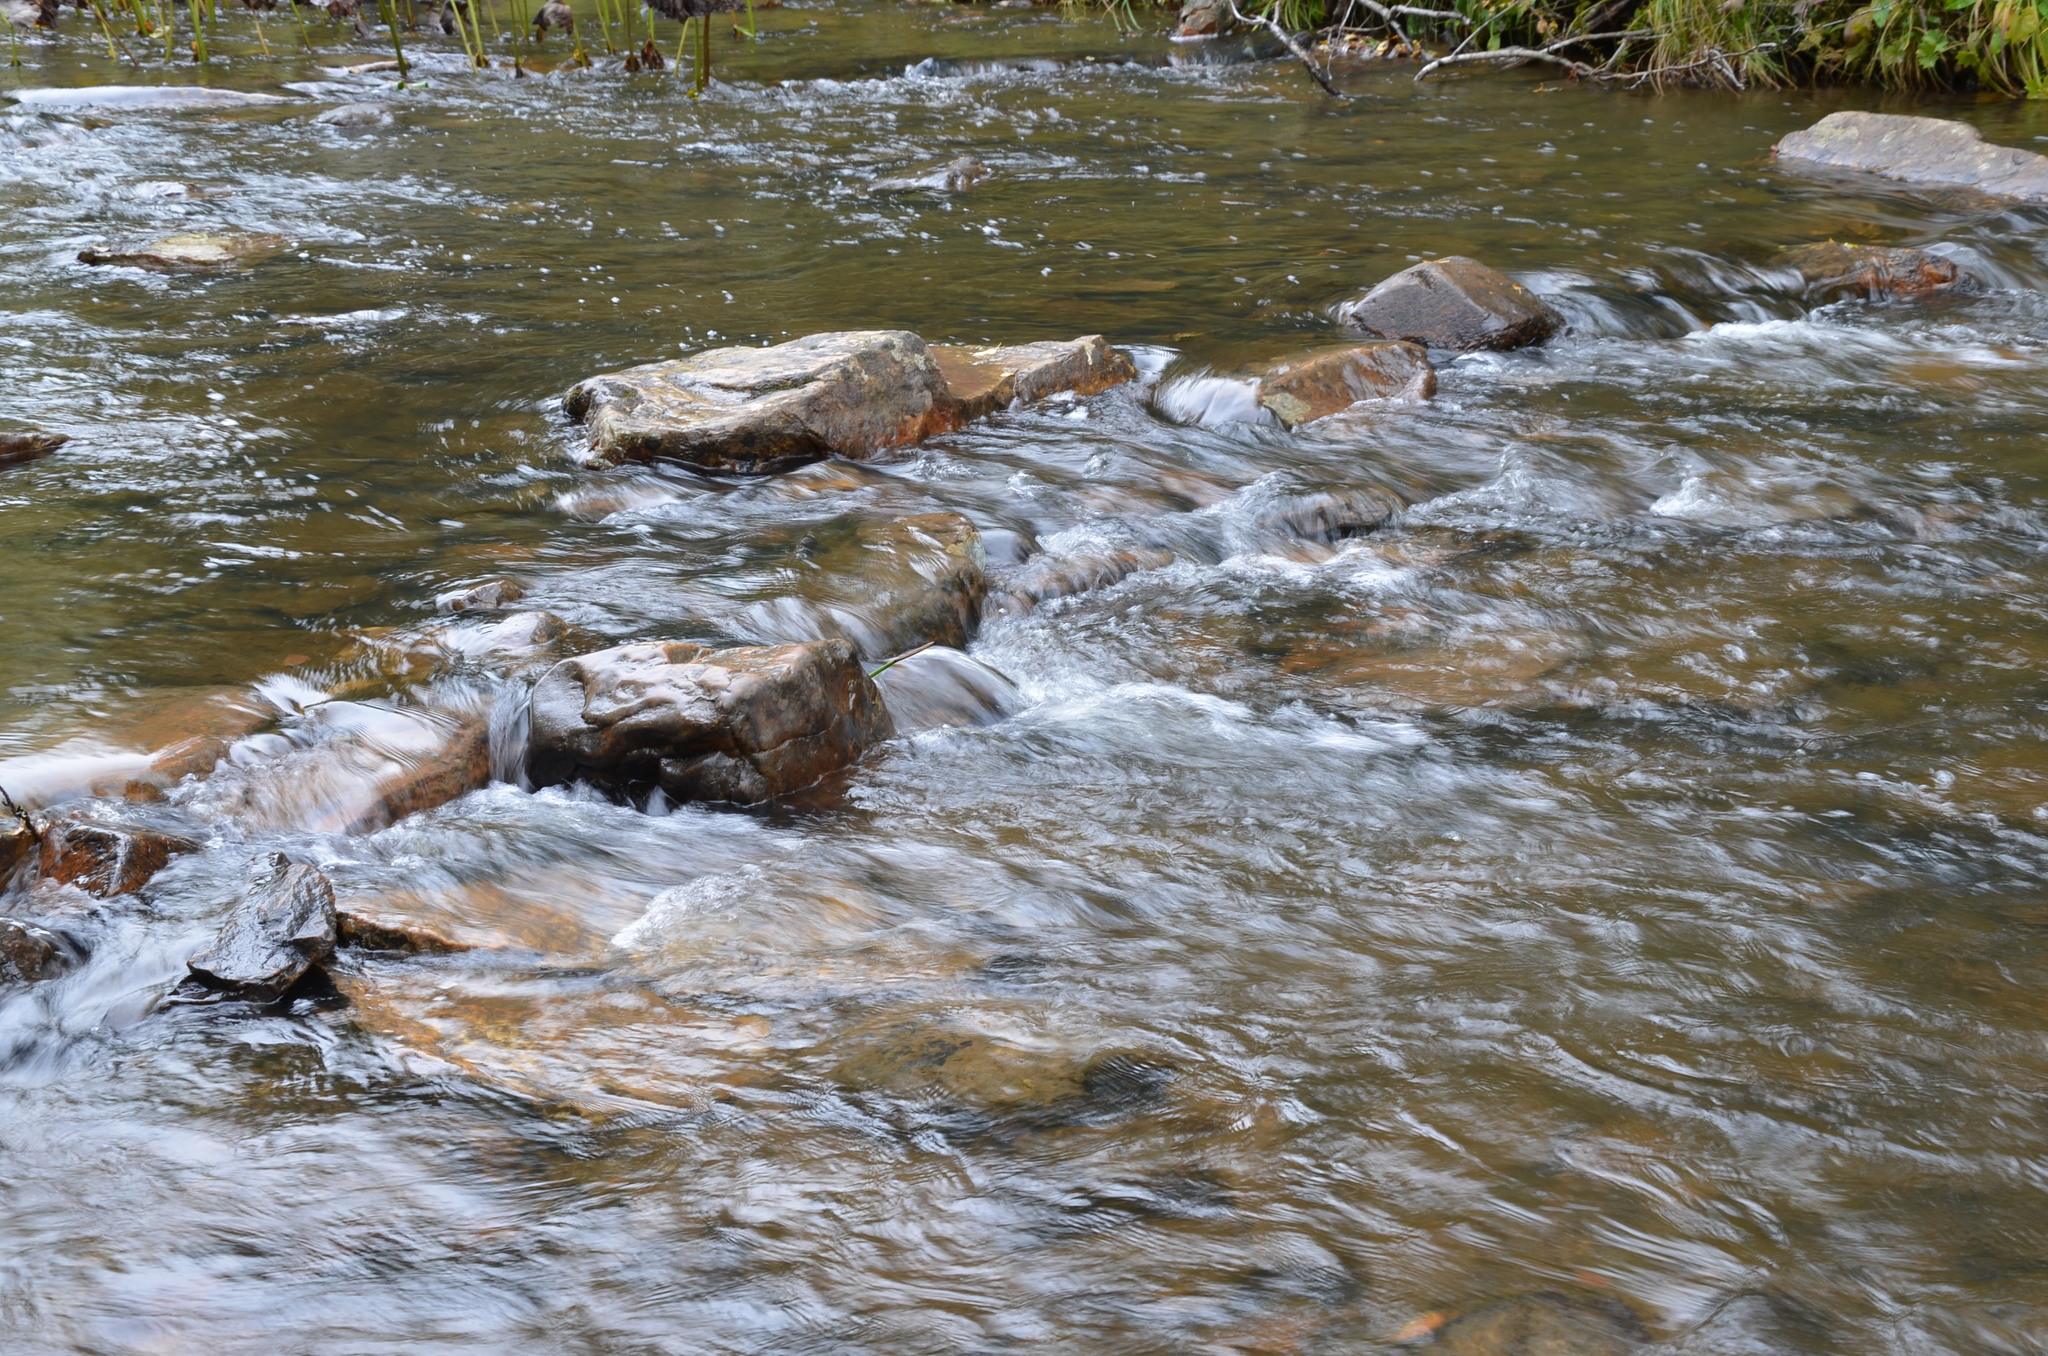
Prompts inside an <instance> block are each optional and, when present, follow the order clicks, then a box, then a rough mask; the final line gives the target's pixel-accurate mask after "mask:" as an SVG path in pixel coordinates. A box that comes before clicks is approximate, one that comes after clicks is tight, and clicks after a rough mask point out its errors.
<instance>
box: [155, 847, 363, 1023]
mask: <svg viewBox="0 0 2048 1356" xmlns="http://www.w3.org/2000/svg"><path fill="white" fill-rule="evenodd" d="M335 933H336V920H335V913H334V889H333V887H332V886H331V885H329V884H328V881H327V877H326V876H324V875H322V874H321V873H320V872H319V871H318V870H316V869H315V868H313V867H310V866H306V865H304V864H303V863H299V862H293V861H291V860H289V859H288V858H286V857H285V856H284V854H282V853H272V854H270V855H269V856H268V857H266V858H265V859H264V860H263V861H262V862H261V863H259V865H258V866H257V874H256V876H255V879H254V880H253V881H252V882H251V884H250V886H249V890H248V893H247V894H246V895H244V897H243V899H242V902H241V903H240V904H238V905H237V906H236V907H235V911H234V912H233V913H232V914H230V915H229V916H228V920H227V922H226V923H225V924H223V925H222V927H221V930H220V932H219V934H218V935H216V936H215V937H214V939H213V943H212V944H211V945H210V946H208V947H207V948H206V949H205V950H204V951H202V952H200V953H199V954H198V955H196V956H194V957H193V958H192V960H191V961H190V963H189V964H190V969H191V978H190V979H189V980H188V981H187V982H186V985H185V986H184V988H183V990H182V992H183V993H184V994H186V995H194V996H196V995H202V994H203V995H215V996H220V997H227V998H240V999H246V1000H248V1001H251V1002H258V1003H267V1002H272V1001H274V1000H276V999H278V998H280V997H282V996H283V995H284V992H285V991H286V990H287V989H289V988H291V987H292V985H294V984H296V983H298V982H299V980H300V979H301V978H303V977H304V976H305V974H306V972H307V971H308V970H310V969H312V968H313V966H315V965H317V964H320V963H321V962H323V961H325V960H326V959H327V958H328V957H329V956H331V955H333V954H334V942H335Z"/></svg>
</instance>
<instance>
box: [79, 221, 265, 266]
mask: <svg viewBox="0 0 2048 1356" xmlns="http://www.w3.org/2000/svg"><path fill="white" fill-rule="evenodd" d="M289 247H290V245H289V242H288V241H286V240H285V238H284V237H283V236H277V235H257V234H251V233H247V232H237V233H215V232H208V231H187V232H183V233H180V234H178V235H165V236H158V237H157V238H156V239H154V240H151V241H147V242H145V243H142V244H135V245H92V246H88V247H87V248H85V249H82V250H80V251H79V252H78V259H79V262H80V263H86V264H120V265H126V266H128V267H131V268H157V269H168V270H173V271H177V270H185V269H190V270H195V271H201V272H206V271H216V270H218V271H225V270H229V269H236V268H246V267H248V266H249V265H251V264H255V263H258V262H260V261H262V260H264V259H267V258H270V257H271V256H272V255H276V254H281V253H283V252H284V251H285V250H286V249H288V248H289Z"/></svg>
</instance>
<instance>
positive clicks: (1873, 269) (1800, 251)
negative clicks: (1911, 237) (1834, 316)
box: [1771, 240, 1970, 297]
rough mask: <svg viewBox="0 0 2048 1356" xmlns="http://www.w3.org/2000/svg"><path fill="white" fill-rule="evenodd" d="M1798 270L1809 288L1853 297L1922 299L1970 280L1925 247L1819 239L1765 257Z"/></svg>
mask: <svg viewBox="0 0 2048 1356" xmlns="http://www.w3.org/2000/svg"><path fill="white" fill-rule="evenodd" d="M1771 262H1772V263H1773V264H1775V265H1776V266H1777V267H1779V268H1790V269H1795V270H1797V271H1798V273H1799V276H1800V277H1802V278H1804V279H1805V280H1806V286H1807V290H1808V291H1810V292H1818V293H1829V292H1853V293H1855V294H1856V295H1858V296H1865V297H1872V296H1886V297H1924V296H1928V295H1930V294H1932V293H1935V292H1948V291H1952V290H1954V289H1955V288H1957V287H1959V286H1962V285H1964V284H1966V283H1968V282H1969V281H1970V278H1969V275H1968V274H1966V273H1964V272H1963V270H1962V269H1960V268H1958V267H1957V266H1956V262H1955V260H1953V259H1945V258H1943V257H1942V256H1941V255H1939V254H1929V253H1928V252H1927V251H1926V250H1916V249H1904V248H1895V247H1894V248H1887V247H1885V246H1880V245H1844V244H1841V243H1839V242H1838V241H1833V240H1822V241H1816V242H1815V243H1813V244H1811V245H1800V246H1798V247H1796V248H1794V249H1789V250H1785V251H1783V252H1781V253H1780V254H1779V255H1778V256H1777V257H1776V258H1775V259H1773V260H1772V261H1771Z"/></svg>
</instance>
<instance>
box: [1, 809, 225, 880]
mask: <svg viewBox="0 0 2048 1356" xmlns="http://www.w3.org/2000/svg"><path fill="white" fill-rule="evenodd" d="M42 834H43V837H42V842H41V844H40V847H39V850H38V853H37V870H38V872H39V873H40V874H41V876H42V878H43V880H45V881H49V882H54V883H56V884H60V885H75V886H77V887H78V888H79V889H81V890H83V891H85V892H86V893H87V894H91V895H98V896H99V897H100V898H101V899H111V898H113V897H114V896H116V895H129V894H134V893H135V892H136V891H137V890H140V889H141V888H142V887H143V886H144V885H147V884H148V883H149V880H150V877H152V876H154V875H156V873H157V872H159V871H161V870H163V869H164V867H166V866H168V865H169V864H170V860H171V858H173V857H175V856H178V855H179V854H181V853H186V852H192V851H194V850H196V849H197V848H198V846H199V845H198V844H197V843H195V842H193V841H192V840H191V839H189V838H183V837H179V836H177V835H175V834H168V833H160V832H158V831H156V830H154V829H148V828H139V827H135V826H131V825H123V826H115V825H111V824H97V823H93V822H91V821H88V820H80V819H59V820H56V821H54V822H52V823H49V824H45V825H44V826H43V830H42Z"/></svg>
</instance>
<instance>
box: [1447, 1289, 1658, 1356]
mask: <svg viewBox="0 0 2048 1356" xmlns="http://www.w3.org/2000/svg"><path fill="white" fill-rule="evenodd" d="M1649 1337H1650V1334H1649V1333H1648V1332H1647V1331H1645V1330H1644V1328H1643V1324H1642V1320H1641V1319H1639V1318H1637V1317H1636V1315H1635V1313H1634V1311H1633V1310H1631V1309H1630V1308H1629V1307H1628V1306H1627V1305H1625V1304H1623V1303H1621V1302H1620V1301H1619V1300H1611V1299H1604V1298H1603V1299H1576V1298H1573V1297H1572V1296H1569V1295H1563V1294H1559V1293H1558V1292H1556V1291H1554V1290H1539V1291H1537V1292H1535V1293H1533V1294H1528V1295H1517V1296H1515V1297H1514V1298H1512V1299H1504V1300H1498V1301H1496V1302H1494V1303H1492V1304H1489V1305H1487V1306H1485V1307H1484V1308H1482V1309H1475V1310H1474V1311H1472V1312H1471V1313H1469V1314H1465V1315H1463V1316H1462V1317H1459V1318H1455V1319H1452V1320H1451V1321H1450V1322H1449V1323H1446V1324H1444V1326H1443V1327H1441V1328H1439V1329H1438V1330H1437V1334H1436V1340H1435V1341H1434V1342H1432V1343H1431V1344H1430V1346H1429V1347H1428V1350H1430V1351H1432V1352H1441V1353H1443V1356H1627V1353H1630V1352H1633V1351H1635V1350H1637V1349H1638V1348H1639V1347H1640V1346H1641V1345H1642V1344H1643V1343H1645V1342H1647V1341H1648V1340H1649Z"/></svg>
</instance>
